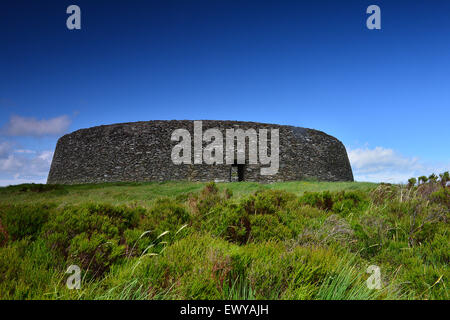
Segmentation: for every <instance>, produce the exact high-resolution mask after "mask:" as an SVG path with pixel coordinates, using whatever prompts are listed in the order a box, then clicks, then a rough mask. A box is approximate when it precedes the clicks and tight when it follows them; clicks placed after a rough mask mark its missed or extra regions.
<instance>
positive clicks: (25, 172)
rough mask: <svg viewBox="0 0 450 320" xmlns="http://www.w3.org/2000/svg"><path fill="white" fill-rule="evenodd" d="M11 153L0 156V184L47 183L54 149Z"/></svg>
mask: <svg viewBox="0 0 450 320" xmlns="http://www.w3.org/2000/svg"><path fill="white" fill-rule="evenodd" d="M29 154H30V153H19V154H17V153H15V152H12V153H9V154H8V155H7V156H6V157H3V158H0V176H1V178H0V185H9V184H20V183H30V182H34V183H45V182H46V178H47V175H48V172H49V170H50V165H51V162H52V158H53V151H42V152H36V153H35V154H34V153H32V156H29Z"/></svg>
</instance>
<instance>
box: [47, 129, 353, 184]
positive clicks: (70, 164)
mask: <svg viewBox="0 0 450 320" xmlns="http://www.w3.org/2000/svg"><path fill="white" fill-rule="evenodd" d="M194 122H197V121H190V120H170V121H164V120H155V121H142V122H132V123H120V124H112V125H103V126H97V127H92V128H88V129H81V130H77V131H75V132H73V133H70V134H66V135H64V136H62V137H61V138H60V139H59V140H58V143H57V145H56V150H55V153H54V156H53V161H52V164H51V168H50V172H49V175H48V181H47V183H49V184H82V183H101V182H119V181H124V182H126V181H139V182H141V181H142V182H144V181H169V180H188V181H254V182H276V181H290V180H304V179H316V180H322V181H353V173H352V169H351V167H350V162H349V160H348V156H347V152H346V150H345V147H344V145H343V144H342V143H341V142H340V141H339V140H338V139H336V138H334V137H332V136H330V135H328V134H326V133H324V132H321V131H317V130H312V129H306V128H301V127H293V126H284V125H276V124H266V123H257V122H242V121H215V120H203V121H201V125H202V130H208V129H218V130H219V131H221V132H223V137H225V136H226V130H229V129H235V130H238V129H242V130H244V131H246V130H249V129H254V131H255V132H256V135H257V138H258V139H257V141H260V140H259V139H260V138H261V137H260V132H261V131H264V130H261V129H267V130H265V131H268V132H270V131H271V130H273V129H278V130H277V132H279V163H278V166H279V168H277V169H278V170H277V171H276V173H275V174H272V175H263V174H261V169H262V168H264V167H267V165H264V164H261V163H256V164H255V163H252V162H249V157H248V156H246V157H245V160H244V162H243V161H239V162H237V161H236V160H234V161H233V162H232V163H229V162H227V161H223V163H214V164H205V163H201V164H198V163H196V161H195V159H194V152H193V153H192V154H191V155H190V156H189V157H190V158H189V160H192V161H189V163H180V164H177V163H174V162H173V161H172V158H171V155H172V152H173V150H174V147H175V146H176V145H177V144H178V142H177V141H173V137H172V135H173V132H174V131H175V130H177V129H185V130H187V131H189V132H190V133H191V135H192V136H193V135H194ZM203 132H204V131H203ZM190 143H191V144H192V150H194V149H195V148H194V147H195V146H194V139H191V142H190ZM233 144H234V143H233ZM267 144H268V149H269V153H270V146H271V143H270V136H269V138H268V143H267ZM206 145H208V142H206V141H203V142H202V147H204V146H206ZM224 145H225V143H224ZM244 145H245V150H237V151H236V150H235V151H234V152H235V154H234V157H233V158H234V159H237V158H238V157H237V155H236V152H238V151H243V152H247V153H248V150H249V139H245V142H244ZM224 153H225V152H224ZM242 162H243V163H242Z"/></svg>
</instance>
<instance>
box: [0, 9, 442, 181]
mask: <svg viewBox="0 0 450 320" xmlns="http://www.w3.org/2000/svg"><path fill="white" fill-rule="evenodd" d="M71 4H76V5H78V6H79V7H80V8H81V27H82V28H81V30H68V29H67V28H66V19H67V17H68V16H69V15H68V14H66V8H67V7H68V6H69V5H71ZM371 4H376V5H378V6H379V7H380V8H381V20H382V22H381V27H382V28H381V30H368V29H367V28H366V19H367V17H368V16H369V15H368V14H366V8H367V7H368V6H369V5H371ZM449 16H450V2H449V1H445V0H442V1H439V0H435V1H433V5H432V6H431V5H430V1H398V0H390V1H363V0H360V1H350V0H345V1H321V0H316V1H284V0H281V1H255V0H252V1H250V0H239V1H238V0H226V1H224V0H204V1H197V0H183V1H171V0H159V1H143V0H142V1H133V0H129V1H122V0H114V1H100V0H89V1H85V0H71V1H64V0H60V1H23V0H14V1H13V0H5V1H2V2H1V4H0V40H1V43H2V50H0V185H7V184H16V183H22V182H28V181H33V182H45V180H46V176H47V173H48V169H49V166H50V162H51V157H52V153H53V150H54V147H55V145H56V141H57V139H58V138H59V137H60V136H61V135H63V134H64V133H68V132H71V131H74V130H77V129H80V128H86V127H91V126H95V125H101V124H110V123H117V122H129V121H143V120H156V119H158V120H159V119H192V120H193V119H223V120H225V119H226V120H244V121H246V120H249V121H258V122H269V123H279V124H289V125H295V126H303V127H308V128H314V129H318V130H321V131H325V132H327V133H329V134H331V135H333V136H335V137H337V138H338V139H339V140H341V141H342V142H343V143H344V145H345V146H346V148H347V151H348V153H349V156H350V160H351V164H352V168H353V171H354V175H355V178H356V179H357V180H359V181H386V182H401V181H405V180H406V179H407V178H408V177H410V176H417V175H421V174H426V175H429V174H430V173H432V172H442V171H445V170H449V169H450V148H449V142H448V141H449V134H448V128H447V127H448V119H449V116H450V111H449V110H450V81H449V77H450V41H449V38H450V24H449V22H448V21H449V20H448V19H449Z"/></svg>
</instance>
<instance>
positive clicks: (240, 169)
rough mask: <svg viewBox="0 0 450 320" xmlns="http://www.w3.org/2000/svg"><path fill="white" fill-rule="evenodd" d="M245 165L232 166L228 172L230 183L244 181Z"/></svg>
mask: <svg viewBox="0 0 450 320" xmlns="http://www.w3.org/2000/svg"><path fill="white" fill-rule="evenodd" d="M244 172H245V164H236V163H235V164H233V165H232V166H231V171H230V181H231V182H238V181H244Z"/></svg>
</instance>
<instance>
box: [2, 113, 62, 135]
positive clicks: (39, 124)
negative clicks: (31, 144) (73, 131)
mask: <svg viewBox="0 0 450 320" xmlns="http://www.w3.org/2000/svg"><path fill="white" fill-rule="evenodd" d="M70 123H71V120H70V118H69V117H68V116H67V115H63V116H60V117H56V118H51V119H41V120H38V119H35V118H24V117H21V116H11V118H10V119H9V122H8V123H7V124H6V126H5V127H4V128H3V130H4V132H5V133H6V134H7V135H10V136H35V137H36V136H45V135H60V134H63V133H65V132H66V131H67V130H68V129H69V126H70Z"/></svg>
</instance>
